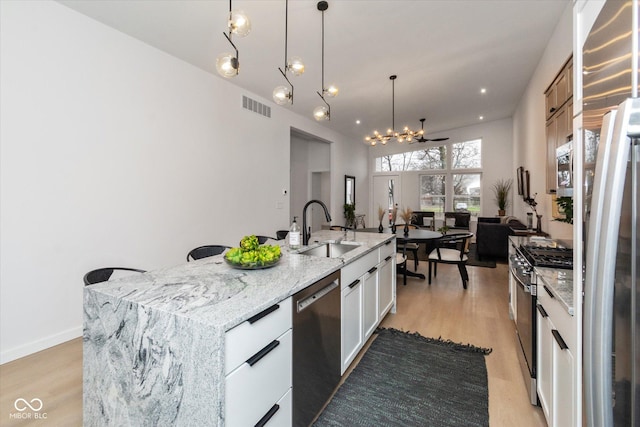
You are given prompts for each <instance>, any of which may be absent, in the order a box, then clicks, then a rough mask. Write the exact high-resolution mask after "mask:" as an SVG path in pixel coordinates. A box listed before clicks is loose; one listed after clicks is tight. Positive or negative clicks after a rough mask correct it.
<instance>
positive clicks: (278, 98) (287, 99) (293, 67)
mask: <svg viewBox="0 0 640 427" xmlns="http://www.w3.org/2000/svg"><path fill="white" fill-rule="evenodd" d="M288 28H289V0H285V3H284V67H283V68H284V71H283V70H282V68H279V67H278V71H280V74H282V77H284V79H285V80H286V81H287V83H289V86H291V88H288V87H287V86H278V87H276V88H275V89H274V90H273V100H274V102H275V103H276V104H278V105H285V104H293V84H292V83H291V82H290V81H289V78H288V77H287V71H290V72H291V74H293V75H294V76H300V75H302V73H304V63H303V62H302V59H300V58H299V57H297V56H293V57H291V58H290V59H287V47H288V38H289V33H288Z"/></svg>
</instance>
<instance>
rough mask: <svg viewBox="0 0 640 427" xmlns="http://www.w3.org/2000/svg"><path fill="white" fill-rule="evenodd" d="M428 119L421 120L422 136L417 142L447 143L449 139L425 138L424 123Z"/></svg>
mask: <svg viewBox="0 0 640 427" xmlns="http://www.w3.org/2000/svg"><path fill="white" fill-rule="evenodd" d="M425 120H427V119H420V122H421V124H422V132H421V134H420V138H418V139H416V142H427V141H446V140H447V139H449V138H432V139H429V138H425V137H424V121H425Z"/></svg>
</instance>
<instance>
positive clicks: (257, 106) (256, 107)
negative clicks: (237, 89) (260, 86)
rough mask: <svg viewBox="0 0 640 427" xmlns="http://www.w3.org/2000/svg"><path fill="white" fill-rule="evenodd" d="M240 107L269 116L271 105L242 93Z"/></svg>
mask: <svg viewBox="0 0 640 427" xmlns="http://www.w3.org/2000/svg"><path fill="white" fill-rule="evenodd" d="M242 108H244V109H246V110H249V111H253V112H254V113H258V114H260V115H261V116H265V117H269V118H271V107H269V106H268V105H264V104H263V103H261V102H258V101H256V100H255V99H251V98H249V97H247V96H244V95H242Z"/></svg>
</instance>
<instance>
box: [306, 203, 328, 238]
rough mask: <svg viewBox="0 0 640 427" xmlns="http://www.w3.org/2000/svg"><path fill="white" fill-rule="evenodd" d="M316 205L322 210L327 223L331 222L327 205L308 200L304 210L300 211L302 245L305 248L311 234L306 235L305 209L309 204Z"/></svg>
mask: <svg viewBox="0 0 640 427" xmlns="http://www.w3.org/2000/svg"><path fill="white" fill-rule="evenodd" d="M312 203H317V204H319V205H320V206H322V209H324V216H325V218H327V222H331V215H330V214H329V209H327V205H325V204H324V203H322V202H321V201H320V200H309V201H308V202H307V204H306V205H304V208H303V209H302V245H303V246H307V245H308V244H309V237H311V232H309V233H308V234H307V208H308V207H309V205H310V204H312Z"/></svg>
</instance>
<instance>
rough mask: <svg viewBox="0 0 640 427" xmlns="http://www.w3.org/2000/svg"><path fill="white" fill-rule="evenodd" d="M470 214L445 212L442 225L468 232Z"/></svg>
mask: <svg viewBox="0 0 640 427" xmlns="http://www.w3.org/2000/svg"><path fill="white" fill-rule="evenodd" d="M470 221H471V213H470V212H445V213H444V225H446V226H447V227H449V228H454V229H458V230H469V222H470Z"/></svg>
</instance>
